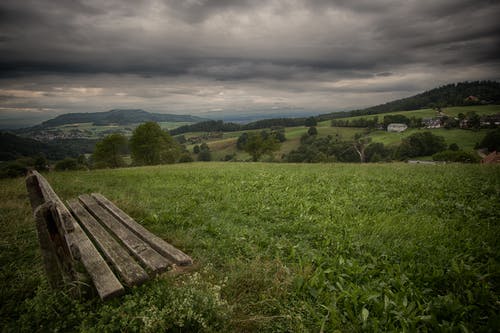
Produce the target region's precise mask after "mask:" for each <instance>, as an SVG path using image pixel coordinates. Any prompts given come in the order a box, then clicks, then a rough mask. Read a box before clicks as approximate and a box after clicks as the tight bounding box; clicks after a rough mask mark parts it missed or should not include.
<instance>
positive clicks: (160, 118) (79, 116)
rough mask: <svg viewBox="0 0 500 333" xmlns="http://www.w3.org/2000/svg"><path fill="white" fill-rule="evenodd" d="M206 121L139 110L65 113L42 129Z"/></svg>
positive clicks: (43, 125)
mask: <svg viewBox="0 0 500 333" xmlns="http://www.w3.org/2000/svg"><path fill="white" fill-rule="evenodd" d="M204 120H206V119H204V118H201V117H196V116H190V115H176V114H163V113H151V112H147V111H144V110H141V109H115V110H110V111H106V112H89V113H66V114H63V115H60V116H57V117H56V118H54V119H50V120H47V121H44V122H43V123H42V124H41V126H42V127H57V126H61V125H67V124H75V123H93V124H94V125H110V124H118V125H129V124H137V123H143V122H147V121H156V122H167V121H168V122H200V121H204Z"/></svg>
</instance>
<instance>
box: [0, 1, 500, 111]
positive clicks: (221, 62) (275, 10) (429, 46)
mask: <svg viewBox="0 0 500 333" xmlns="http://www.w3.org/2000/svg"><path fill="white" fill-rule="evenodd" d="M498 17H500V2H498V1H488V0H475V1H474V0H440V1H431V0H407V1H401V0H399V1H398V0H378V1H374V0H359V1H350V0H335V1H327V0H309V1H306V0H271V1H264V0H184V1H174V0H151V1H137V0H127V1H123V0H112V1H102V0H86V1H83V0H82V1H66V0H52V1H49V0H37V1H35V0H25V1H19V0H15V1H14V0H4V1H1V2H0V54H1V56H0V90H1V91H0V95H2V96H10V97H9V98H8V99H1V100H0V108H1V107H6V108H14V109H15V108H16V107H20V106H22V107H23V108H28V106H29V105H32V106H33V107H49V108H53V109H57V108H60V109H61V108H67V109H70V110H76V109H77V108H79V107H81V108H84V107H87V106H88V105H89V103H90V104H92V103H91V102H88V101H89V100H90V99H95V101H94V102H93V103H94V105H95V106H94V107H95V108H99V109H104V108H105V107H107V106H108V105H109V106H111V107H113V105H115V103H117V102H118V103H124V104H126V105H134V106H139V107H140V106H141V105H142V104H141V103H149V104H147V106H150V107H151V108H153V109H154V108H156V109H159V108H160V107H161V105H165V104H167V103H168V105H170V106H172V107H176V108H177V109H179V110H181V109H182V108H183V106H186V105H188V108H189V109H190V110H195V111H196V110H201V109H203V108H204V107H205V106H204V105H208V106H207V107H209V108H213V109H219V108H227V107H233V108H235V109H237V108H238V105H248V104H250V105H256V106H257V107H262V108H263V107H273V108H279V107H283V108H285V107H292V106H298V107H302V108H305V107H308V106H311V108H327V107H328V105H332V104H333V103H335V104H336V105H340V106H341V107H348V106H353V107H354V106H359V105H370V104H372V103H376V102H384V101H386V100H387V99H390V98H393V97H402V96H404V94H411V93H416V92H419V91H421V90H425V89H430V88H432V87H434V86H436V85H439V84H443V83H447V82H454V81H461V80H473V79H499V78H500V74H499V70H500V60H499V56H498V54H500V24H499V23H498V21H499V20H498ZM96 78H99V79H96ZM6 92H7V93H6ZM162 96H163V98H164V99H162V100H160V99H161V98H162ZM184 96H185V97H186V98H184ZM189 97H192V98H191V100H190V99H189ZM201 97H203V98H205V99H202V98H201ZM150 99H151V100H150ZM80 100H86V101H87V104H86V105H84V106H79V104H78V103H80ZM193 101H195V102H193ZM99 103H101V104H102V105H101V104H99ZM127 103H128V104H127ZM134 103H135V104H134ZM196 103H198V104H196ZM252 103H253V104H252ZM353 103H357V104H356V105H354V104H353ZM99 105H101V107H99ZM126 105H125V106H126ZM147 106H145V107H147ZM9 110H10V109H9Z"/></svg>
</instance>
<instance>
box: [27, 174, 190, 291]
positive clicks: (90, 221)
mask: <svg viewBox="0 0 500 333" xmlns="http://www.w3.org/2000/svg"><path fill="white" fill-rule="evenodd" d="M26 187H27V189H28V193H29V197H30V201H31V207H32V209H33V213H34V216H35V221H36V229H37V233H38V240H39V243H40V248H41V252H42V258H43V263H44V267H45V271H46V273H47V278H48V281H49V284H50V285H51V287H53V288H59V287H61V286H64V285H68V284H69V285H70V286H73V287H75V288H73V289H74V290H75V289H76V290H78V291H81V290H82V288H85V285H88V283H87V282H88V281H89V279H90V281H91V282H92V283H91V284H92V285H93V286H94V287H95V290H96V291H97V293H98V294H99V297H100V298H101V299H102V300H106V299H109V298H112V297H114V296H118V295H121V294H123V293H124V292H125V288H124V287H123V285H122V283H123V284H124V285H125V286H135V285H140V284H141V283H144V282H145V281H147V280H149V279H150V278H151V277H153V276H155V275H156V274H158V273H160V272H163V271H166V270H167V269H169V267H171V266H173V265H179V266H185V265H191V264H192V260H191V258H190V257H189V256H188V255H186V254H185V253H183V252H182V251H180V250H178V249H176V248H175V247H174V246H172V245H170V244H169V243H167V242H165V241H164V240H163V239H161V238H159V237H157V236H155V235H153V234H152V233H151V232H149V231H148V230H146V229H145V228H144V227H143V226H141V225H140V224H138V223H137V222H135V221H134V220H133V219H132V218H131V217H130V216H128V215H127V214H126V213H125V212H123V211H122V210H121V209H120V208H118V207H116V206H115V205H114V204H113V203H112V202H111V201H109V200H108V199H106V198H105V197H104V196H102V195H101V194H98V193H93V194H90V195H89V194H84V195H80V196H79V197H78V198H77V199H73V200H69V201H68V202H67V207H66V206H65V205H64V204H63V202H62V201H61V199H60V198H59V197H58V196H57V194H56V193H55V192H54V190H53V189H52V187H51V186H50V184H49V183H48V182H47V180H46V179H45V178H44V177H43V176H42V175H40V174H39V173H38V172H36V171H30V172H29V173H28V176H27V178H26ZM86 281H87V282H86Z"/></svg>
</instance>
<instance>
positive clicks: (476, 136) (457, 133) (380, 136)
mask: <svg viewBox="0 0 500 333" xmlns="http://www.w3.org/2000/svg"><path fill="white" fill-rule="evenodd" d="M423 131H428V132H431V133H432V134H435V135H439V136H442V137H443V138H444V140H445V142H446V144H447V145H450V144H452V143H456V144H457V145H458V146H459V147H460V149H463V150H465V151H473V150H474V146H475V145H476V144H477V143H479V142H481V140H482V139H483V138H484V136H485V135H486V133H488V131H489V130H487V129H482V130H480V131H472V130H463V129H444V128H437V129H418V128H409V129H407V130H406V131H404V132H401V133H391V132H387V131H382V130H377V131H373V132H371V133H370V134H369V136H370V137H371V138H372V140H373V142H382V143H383V144H384V145H392V146H395V145H399V144H400V143H401V140H402V139H403V138H406V137H409V136H410V135H412V134H415V133H418V132H423Z"/></svg>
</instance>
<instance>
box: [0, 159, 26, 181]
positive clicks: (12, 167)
mask: <svg viewBox="0 0 500 333" xmlns="http://www.w3.org/2000/svg"><path fill="white" fill-rule="evenodd" d="M27 172H28V168H27V166H26V165H25V164H23V163H21V162H19V161H13V162H6V163H5V164H2V167H1V168H0V178H16V177H24V176H25V175H26V173H27Z"/></svg>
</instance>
